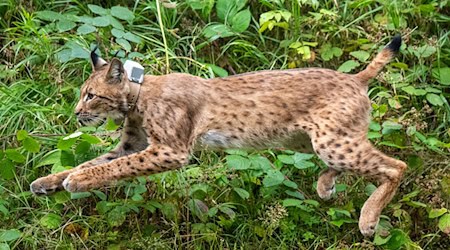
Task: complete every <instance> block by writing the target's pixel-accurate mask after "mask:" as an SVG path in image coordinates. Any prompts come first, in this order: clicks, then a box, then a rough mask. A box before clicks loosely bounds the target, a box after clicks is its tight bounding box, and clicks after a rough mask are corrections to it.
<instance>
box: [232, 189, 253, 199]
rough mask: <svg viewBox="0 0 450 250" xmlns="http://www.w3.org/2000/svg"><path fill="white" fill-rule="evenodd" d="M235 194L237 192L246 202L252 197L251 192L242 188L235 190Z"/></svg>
mask: <svg viewBox="0 0 450 250" xmlns="http://www.w3.org/2000/svg"><path fill="white" fill-rule="evenodd" d="M233 190H234V192H236V193H237V194H238V195H239V196H240V197H241V198H242V199H244V200H246V199H248V198H249V197H250V194H249V192H247V190H245V189H242V188H233Z"/></svg>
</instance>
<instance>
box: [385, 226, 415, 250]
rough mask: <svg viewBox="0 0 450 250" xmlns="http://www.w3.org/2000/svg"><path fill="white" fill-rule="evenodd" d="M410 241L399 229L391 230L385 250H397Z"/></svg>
mask: <svg viewBox="0 0 450 250" xmlns="http://www.w3.org/2000/svg"><path fill="white" fill-rule="evenodd" d="M408 241H410V239H409V237H408V235H407V234H406V233H405V232H403V231H402V230H400V229H393V230H391V238H390V239H389V241H388V242H387V243H386V248H387V249H399V248H400V247H401V246H403V245H405V244H406V243H407V242H408Z"/></svg>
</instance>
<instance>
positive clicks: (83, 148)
mask: <svg viewBox="0 0 450 250" xmlns="http://www.w3.org/2000/svg"><path fill="white" fill-rule="evenodd" d="M89 149H91V144H90V143H89V142H87V141H82V142H80V143H79V144H78V145H77V146H76V148H75V154H77V155H79V154H86V153H87V152H89Z"/></svg>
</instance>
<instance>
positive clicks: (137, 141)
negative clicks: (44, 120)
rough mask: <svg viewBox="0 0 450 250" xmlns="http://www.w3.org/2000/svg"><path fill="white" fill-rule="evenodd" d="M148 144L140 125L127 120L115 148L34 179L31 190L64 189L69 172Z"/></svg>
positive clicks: (142, 147)
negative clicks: (75, 164)
mask: <svg viewBox="0 0 450 250" xmlns="http://www.w3.org/2000/svg"><path fill="white" fill-rule="evenodd" d="M147 145H148V143H147V140H146V137H145V135H144V134H143V132H142V129H139V127H138V126H136V125H135V124H133V123H132V122H130V121H128V120H127V121H126V122H125V128H124V133H123V134H122V139H121V142H120V143H119V145H117V147H116V148H115V149H114V150H112V151H110V152H109V153H107V154H104V155H102V156H99V157H97V158H95V159H93V160H90V161H87V162H85V163H83V164H81V165H79V166H77V167H75V168H73V169H70V170H66V171H63V172H60V173H56V174H50V175H48V176H45V177H41V178H39V179H37V180H35V181H33V182H32V183H31V185H30V189H31V192H33V193H34V194H36V195H49V194H51V193H53V192H55V191H59V190H63V189H64V188H63V186H62V182H63V181H64V180H65V179H66V178H67V176H69V174H71V173H74V172H77V171H79V170H82V169H85V168H90V167H93V166H96V165H99V164H104V163H107V162H110V161H112V160H114V159H116V158H119V157H121V156H124V155H129V154H132V153H134V152H137V151H141V150H143V149H145V148H146V147H147Z"/></svg>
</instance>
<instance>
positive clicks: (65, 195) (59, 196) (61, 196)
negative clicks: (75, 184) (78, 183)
mask: <svg viewBox="0 0 450 250" xmlns="http://www.w3.org/2000/svg"><path fill="white" fill-rule="evenodd" d="M53 197H54V198H55V202H56V203H58V204H64V203H66V202H68V201H70V193H69V192H57V193H56V194H54V195H53Z"/></svg>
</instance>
